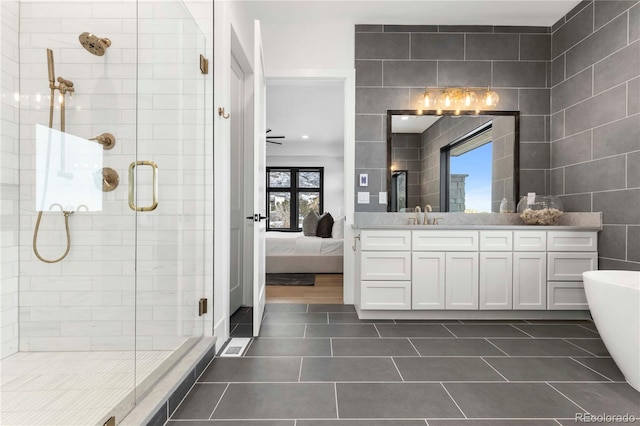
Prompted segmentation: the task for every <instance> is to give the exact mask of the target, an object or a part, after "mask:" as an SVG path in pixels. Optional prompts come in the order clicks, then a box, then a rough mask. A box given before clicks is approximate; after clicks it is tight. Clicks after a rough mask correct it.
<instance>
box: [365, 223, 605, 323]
mask: <svg viewBox="0 0 640 426" xmlns="http://www.w3.org/2000/svg"><path fill="white" fill-rule="evenodd" d="M360 241H361V244H360V249H359V256H358V262H356V265H357V270H358V275H359V278H358V280H359V282H360V286H359V290H360V292H359V293H357V296H356V297H357V299H359V301H360V305H359V309H360V310H362V311H377V310H380V311H389V310H402V311H415V312H411V313H410V314H412V316H411V318H434V316H438V315H441V316H443V317H446V318H453V316H452V315H454V316H455V315H463V316H464V318H493V316H492V315H497V317H496V318H509V317H510V315H511V317H513V318H524V317H531V318H541V316H540V315H542V314H541V313H540V312H531V313H530V314H528V313H526V311H554V310H559V311H571V310H579V311H587V310H588V305H587V302H586V297H585V294H584V288H583V285H582V273H583V272H585V271H588V270H595V269H597V266H598V265H597V259H598V253H597V231H577V230H576V231H574V230H566V231H565V230H558V231H556V230H551V229H549V228H543V229H541V228H535V227H522V228H521V229H519V228H512V229H505V230H501V229H487V230H483V229H481V230H470V229H464V230H455V229H451V228H448V229H437V227H436V229H424V228H421V229H364V230H362V231H361V233H360ZM433 311H441V313H440V314H438V313H437V312H433ZM454 311H460V313H459V314H456V312H454ZM472 311H476V313H473V312H472ZM482 311H487V312H482ZM491 311H493V312H494V313H491ZM498 311H499V312H498ZM517 311H521V312H519V313H517ZM420 312H422V313H420ZM508 312H512V314H508ZM391 314H392V313H391V312H388V313H385V314H383V313H381V314H379V315H382V317H385V316H384V315H391ZM549 314H551V313H550V312H549ZM372 315H373V313H372ZM368 318H372V316H369V317H368ZM385 318H386V317H385ZM407 318H409V317H407Z"/></svg>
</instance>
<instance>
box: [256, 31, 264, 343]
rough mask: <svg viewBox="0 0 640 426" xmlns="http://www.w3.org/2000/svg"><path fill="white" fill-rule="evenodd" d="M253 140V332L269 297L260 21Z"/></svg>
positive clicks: (260, 319)
mask: <svg viewBox="0 0 640 426" xmlns="http://www.w3.org/2000/svg"><path fill="white" fill-rule="evenodd" d="M254 31H255V33H254V68H255V71H254V115H253V117H254V118H253V119H254V126H253V131H254V144H253V164H254V171H253V188H254V190H253V213H254V228H253V335H254V336H257V335H258V334H259V333H260V325H261V324H262V316H263V314H264V306H265V303H266V299H267V294H266V286H265V257H264V256H265V254H264V252H265V250H264V246H265V243H264V237H265V231H266V222H265V221H264V219H266V216H267V210H266V192H265V191H266V188H265V187H266V168H265V167H266V166H265V163H266V159H265V155H266V152H265V144H266V137H265V136H266V131H267V124H266V83H265V77H264V59H263V53H262V36H261V34H260V21H255V24H254Z"/></svg>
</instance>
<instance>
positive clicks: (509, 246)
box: [480, 231, 513, 251]
mask: <svg viewBox="0 0 640 426" xmlns="http://www.w3.org/2000/svg"><path fill="white" fill-rule="evenodd" d="M511 250H513V233H512V232H511V231H480V251H511Z"/></svg>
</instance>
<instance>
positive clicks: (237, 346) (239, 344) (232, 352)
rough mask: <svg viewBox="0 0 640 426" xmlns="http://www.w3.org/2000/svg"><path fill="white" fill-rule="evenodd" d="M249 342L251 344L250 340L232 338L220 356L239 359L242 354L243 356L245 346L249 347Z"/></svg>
mask: <svg viewBox="0 0 640 426" xmlns="http://www.w3.org/2000/svg"><path fill="white" fill-rule="evenodd" d="M249 342H251V339H250V338H238V337H234V338H232V339H231V340H230V341H229V344H228V345H227V347H226V348H225V349H224V351H222V353H221V354H220V356H235V357H241V356H242V354H244V351H245V350H247V346H249Z"/></svg>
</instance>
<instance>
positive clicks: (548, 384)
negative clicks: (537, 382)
mask: <svg viewBox="0 0 640 426" xmlns="http://www.w3.org/2000/svg"><path fill="white" fill-rule="evenodd" d="M544 383H546V384H547V386H550V387H551V389H553V390H554V391H556V392H558V393H559V394H560V395H562V396H564V397H565V398H567V399H568V400H569V401H571V402H572V403H573V404H575V406H576V407H578V408H579V409H581V410H582V411H584V412H585V413H588V412H589V411H588V410H585V409H584V408H582V407H581V406H580V405H579V404H578V403H577V402H575V401H574V400H573V399H571V398H569V397H568V396H567V395H565V394H563V393H562V392H560V391H559V390H558V389H556V388H555V387H554V386H553V385H552V384H551V383H549V382H544Z"/></svg>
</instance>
